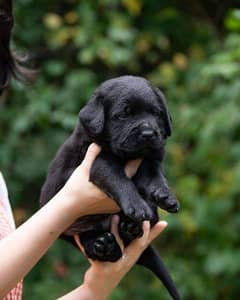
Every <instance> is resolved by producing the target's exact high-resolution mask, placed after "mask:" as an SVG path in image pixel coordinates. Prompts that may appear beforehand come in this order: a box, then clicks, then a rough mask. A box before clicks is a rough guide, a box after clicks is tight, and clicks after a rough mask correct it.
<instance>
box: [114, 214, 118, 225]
mask: <svg viewBox="0 0 240 300" xmlns="http://www.w3.org/2000/svg"><path fill="white" fill-rule="evenodd" d="M113 222H115V223H117V224H118V223H119V215H113Z"/></svg>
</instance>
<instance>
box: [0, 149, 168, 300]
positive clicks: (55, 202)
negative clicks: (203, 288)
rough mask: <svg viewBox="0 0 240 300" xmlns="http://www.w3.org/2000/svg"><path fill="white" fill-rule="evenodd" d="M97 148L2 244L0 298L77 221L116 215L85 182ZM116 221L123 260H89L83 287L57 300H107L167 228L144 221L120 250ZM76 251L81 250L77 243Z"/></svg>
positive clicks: (132, 167)
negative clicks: (137, 236) (138, 235)
mask: <svg viewBox="0 0 240 300" xmlns="http://www.w3.org/2000/svg"><path fill="white" fill-rule="evenodd" d="M100 150H101V149H100V148H99V147H98V146H97V145H95V144H92V145H91V146H90V147H89V149H88V151H87V154H86V156H85V159H84V160H83V162H82V163H81V165H80V166H79V167H78V168H77V169H76V170H75V171H74V172H73V174H72V176H71V177H70V178H69V180H68V181H67V183H66V184H65V186H64V187H63V188H62V189H61V190H60V191H59V192H58V193H57V194H56V195H55V196H54V197H53V198H52V199H51V200H50V201H49V202H48V203H47V204H46V205H45V206H43V207H42V208H41V209H40V210H39V211H38V212H37V213H36V214H34V215H33V216H32V217H31V218H30V219H29V220H28V221H26V222H25V223H24V224H22V225H21V226H19V227H18V228H17V229H16V230H15V231H14V232H13V233H11V234H10V235H8V236H7V237H6V238H4V239H3V240H1V241H0V257H2V258H4V259H2V260H1V261H0V265H1V268H0V298H2V297H3V296H4V295H6V294H7V293H8V292H9V291H10V290H11V289H12V288H13V287H14V286H16V284H17V282H18V281H20V280H21V279H22V278H23V277H24V276H25V275H26V274H27V273H28V272H29V271H30V270H31V269H32V267H33V266H34V265H35V264H36V263H37V262H38V261H39V259H40V258H41V257H42V256H43V255H44V254H45V253H46V251H47V250H48V248H49V247H50V246H51V245H52V244H53V242H54V241H55V240H56V239H57V238H58V237H59V235H60V234H61V233H62V232H63V231H65V230H66V228H67V227H68V226H70V225H71V224H72V223H73V222H74V221H75V220H76V219H78V218H79V217H81V216H85V215H89V214H98V213H99V214H100V213H112V214H113V213H115V212H118V211H119V208H118V207H117V205H116V203H115V202H114V201H112V200H111V199H110V198H108V197H107V196H106V195H105V194H104V193H103V192H102V191H100V190H99V189H98V188H97V187H96V186H95V185H94V184H92V183H91V182H89V181H88V179H89V171H90V169H91V166H92V163H93V161H94V160H95V158H96V156H97V155H98V154H99V152H100ZM139 164H140V161H131V162H129V163H128V164H127V166H126V170H125V171H126V174H127V175H128V176H129V177H131V176H133V175H134V174H135V172H136V170H137V168H138V166H139ZM66 199H67V201H66ZM117 222H118V220H117V219H116V218H114V219H113V222H112V232H113V233H114V234H115V236H116V237H117V240H118V242H119V245H120V246H121V247H122V250H123V258H121V259H119V260H118V261H117V262H116V263H109V262H104V263H102V262H97V261H90V264H91V266H90V268H89V269H88V270H87V272H86V274H85V278H84V282H83V284H82V285H81V286H80V287H78V288H77V289H75V290H73V291H72V292H70V293H69V294H67V295H65V296H63V297H62V298H61V299H84V300H88V299H89V300H90V299H94V300H104V299H107V298H108V296H109V295H110V294H111V292H112V290H113V289H114V288H115V287H116V285H117V284H118V283H119V282H120V280H121V279H122V277H123V276H124V275H125V274H126V273H127V272H128V271H129V270H130V268H131V267H132V266H133V265H134V263H135V262H136V261H137V259H138V257H139V256H140V254H141V253H142V252H143V250H144V249H145V248H146V247H147V246H148V245H149V244H150V242H151V241H152V240H153V239H154V238H156V237H157V236H158V235H159V234H160V233H161V232H162V231H163V229H164V228H165V227H166V225H167V223H166V222H164V221H162V222H158V223H157V224H156V225H155V226H154V227H153V228H152V229H151V230H150V224H149V222H147V221H145V222H144V223H143V230H144V235H143V236H142V237H141V238H140V239H137V240H135V241H133V242H132V243H131V244H130V245H129V246H128V247H127V248H125V249H124V248H123V244H122V242H121V240H120V238H119V236H118V231H117ZM79 247H80V248H81V245H80V244H79ZM100 275H101V276H100ZM96 278H98V280H97V282H98V284H96Z"/></svg>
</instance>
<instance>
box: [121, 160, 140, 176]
mask: <svg viewBox="0 0 240 300" xmlns="http://www.w3.org/2000/svg"><path fill="white" fill-rule="evenodd" d="M141 163H142V160H141V159H135V160H130V161H129V162H128V163H127V164H126V166H125V173H126V175H127V177H129V178H131V177H133V176H134V175H135V174H136V173H137V170H138V168H139V166H140V165H141Z"/></svg>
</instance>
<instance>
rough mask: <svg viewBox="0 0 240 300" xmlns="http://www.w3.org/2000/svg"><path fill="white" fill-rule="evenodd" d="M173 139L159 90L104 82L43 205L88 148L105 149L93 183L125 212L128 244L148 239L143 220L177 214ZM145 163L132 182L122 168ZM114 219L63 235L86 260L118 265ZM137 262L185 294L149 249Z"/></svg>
mask: <svg viewBox="0 0 240 300" xmlns="http://www.w3.org/2000/svg"><path fill="white" fill-rule="evenodd" d="M170 135H171V119H170V115H169V113H168V110H167V106H166V101H165V98H164V96H163V94H162V93H161V92H160V90H159V89H157V88H155V87H153V86H152V85H151V84H150V83H149V82H148V81H147V80H145V79H144V78H141V77H135V76H122V77H118V78H115V79H111V80H108V81H106V82H104V83H103V84H102V85H100V87H99V88H98V89H97V90H96V91H95V92H94V94H93V96H92V98H91V99H90V101H89V102H88V103H87V105H86V106H85V107H84V108H83V109H82V110H81V111H80V113H79V120H78V123H77V125H76V128H75V130H74V132H73V133H72V135H71V136H70V137H69V138H68V139H67V140H66V141H65V143H64V144H63V145H62V147H61V148H60V150H59V151H58V153H57V155H56V157H55V159H54V160H53V162H52V164H51V167H50V169H49V173H48V177H47V180H46V182H45V184H44V186H43V188H42V193H41V198H40V203H41V205H44V204H45V203H46V202H47V201H49V200H50V199H51V198H52V197H53V196H54V195H55V194H56V193H57V192H58V191H59V190H60V189H61V188H62V187H63V185H64V184H65V182H66V181H67V179H68V178H69V177H70V175H71V174H72V172H73V171H74V169H75V168H76V167H77V166H78V165H79V164H80V163H81V161H82V160H83V158H84V156H85V153H86V150H87V148H88V146H89V144H90V143H92V142H95V143H97V144H99V145H101V146H102V151H101V153H100V155H99V156H98V157H97V158H96V160H95V161H94V163H93V166H92V169H91V172H90V181H92V182H93V183H94V184H96V185H97V186H98V187H99V188H100V189H102V190H103V191H104V192H105V193H106V194H108V195H109V196H110V197H111V198H112V199H114V200H115V201H116V202H117V204H118V205H119V206H120V207H121V213H120V224H119V232H120V236H121V238H122V239H123V241H124V243H125V245H127V244H129V243H130V242H131V241H132V240H133V239H135V238H136V237H139V236H141V235H142V229H141V226H142V225H141V224H142V221H143V220H145V219H147V220H150V222H151V225H154V224H155V223H156V222H157V221H158V215H157V206H159V207H161V208H163V209H165V210H167V211H169V212H177V211H178V210H179V204H178V201H177V199H176V198H175V196H174V195H173V194H172V192H171V190H170V189H169V187H168V184H167V181H166V179H165V177H164V175H163V172H162V167H161V162H162V160H163V157H164V145H165V143H166V139H167V137H168V136H170ZM137 158H141V159H143V162H142V164H141V166H140V168H139V169H138V171H137V173H136V175H135V176H134V177H133V178H132V179H129V178H127V176H126V175H125V173H124V166H125V165H126V162H127V161H128V160H130V159H137ZM110 219H111V216H110V215H95V216H86V217H82V218H80V219H79V220H77V222H75V223H74V224H73V225H72V226H71V227H70V228H68V229H67V230H66V232H65V238H66V239H68V240H70V241H72V242H73V238H72V236H73V235H74V234H79V236H80V239H81V242H82V244H83V246H84V248H85V251H86V253H87V255H88V256H89V257H90V258H92V259H97V260H101V261H116V260H117V259H119V258H120V257H121V255H122V253H121V250H120V248H119V246H118V244H117V242H116V240H115V238H114V236H113V235H112V234H111V233H110ZM138 263H139V264H142V265H144V266H145V267H147V268H149V269H150V270H152V271H153V272H154V273H155V274H156V275H157V276H158V277H159V278H160V279H161V280H162V281H163V283H164V284H165V286H166V287H167V289H168V290H169V292H170V294H171V295H172V297H173V299H180V297H179V294H178V292H177V290H176V288H175V286H174V284H173V282H172V280H171V278H170V276H169V274H168V271H167V269H166V268H165V266H164V265H163V262H162V261H161V259H160V257H159V256H158V254H157V253H156V252H155V251H154V249H153V248H152V247H151V246H150V247H148V248H147V249H146V250H145V251H144V253H143V254H142V256H141V257H140V259H139V261H138Z"/></svg>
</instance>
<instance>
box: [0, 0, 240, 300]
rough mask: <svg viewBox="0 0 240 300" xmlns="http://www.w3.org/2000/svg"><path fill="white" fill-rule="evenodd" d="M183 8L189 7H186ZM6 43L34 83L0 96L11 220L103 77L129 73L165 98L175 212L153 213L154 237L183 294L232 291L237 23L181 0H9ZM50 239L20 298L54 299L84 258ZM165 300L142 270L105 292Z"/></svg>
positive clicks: (239, 67)
mask: <svg viewBox="0 0 240 300" xmlns="http://www.w3.org/2000/svg"><path fill="white" fill-rule="evenodd" d="M188 11H189V10H188ZM15 15H16V26H15V38H14V44H16V45H17V47H18V49H24V50H25V51H27V52H28V53H29V54H30V55H31V54H32V55H33V57H34V58H35V61H36V63H37V66H38V74H37V80H36V82H35V83H34V84H33V85H32V86H26V87H24V86H22V85H21V84H19V83H16V82H13V84H12V87H11V88H10V89H9V91H7V93H6V94H5V95H4V96H3V97H2V99H0V105H1V110H0V120H1V126H0V159H1V160H0V167H1V170H2V171H3V173H4V174H5V176H6V178H7V181H8V185H9V190H10V196H11V199H12V202H13V205H14V207H15V213H16V217H18V218H19V220H22V219H23V218H24V217H25V218H26V217H27V216H29V215H31V214H32V213H33V211H34V210H36V209H37V206H38V204H37V202H38V197H39V193H40V187H41V184H42V183H43V181H44V177H45V174H46V171H47V166H48V164H49V162H50V160H51V159H52V158H53V156H54V154H55V152H56V150H57V148H58V147H59V145H60V144H61V143H62V142H63V141H64V139H65V138H66V136H67V135H68V134H69V133H70V132H71V130H72V129H73V127H74V125H75V123H76V120H77V116H78V111H79V110H80V108H81V107H82V105H83V104H84V103H85V102H86V101H87V99H88V98H89V96H90V95H91V93H92V92H93V90H94V88H95V87H96V86H97V85H98V84H99V83H100V82H102V81H104V80H105V79H108V78H111V77H114V76H119V75H121V74H136V75H141V76H144V77H146V78H148V79H150V80H151V81H152V82H153V83H154V84H156V85H158V86H160V87H161V88H162V89H163V90H164V92H165V93H166V96H167V99H168V103H169V107H170V111H171V114H172V118H173V127H174V131H173V136H172V137H171V138H170V140H169V143H168V146H167V156H166V162H165V168H166V173H167V177H168V179H169V182H170V183H171V186H172V188H173V190H174V191H175V193H176V194H177V196H178V198H179V199H180V202H181V206H182V210H181V212H180V213H179V214H178V215H169V214H167V213H165V212H163V211H159V212H160V216H161V218H163V219H167V220H168V222H169V228H168V229H167V230H166V232H165V233H164V234H162V235H161V237H160V238H158V241H157V247H158V248H159V249H160V250H161V253H162V256H163V258H164V260H165V261H166V263H167V265H168V266H169V269H170V270H171V274H172V275H173V277H174V279H175V281H176V284H177V286H178V287H179V290H180V292H181V294H182V295H183V299H204V300H214V299H224V300H233V299H238V298H239V294H240V282H239V269H240V252H239V233H238V229H239V227H240V217H239V215H238V214H237V211H238V210H239V208H240V207H239V196H240V188H239V182H240V162H239V157H240V142H239V137H240V114H239V108H240V97H239V95H240V79H239V78H240V77H239V75H240V63H239V61H240V35H239V28H240V21H239V20H240V19H239V10H237V9H232V10H230V11H227V12H226V18H225V26H226V30H228V31H227V32H225V33H224V35H223V36H222V37H221V39H219V37H218V35H217V33H216V31H215V28H213V27H212V25H211V24H209V23H208V22H207V21H206V20H203V19H200V17H197V18H196V17H195V18H194V17H193V16H192V14H191V13H189V12H187V11H186V10H185V6H184V2H183V4H180V3H179V1H153V0H152V1H146V0H145V1H144V0H122V1H120V0H112V1H111V0H98V1H76V0H71V1H70V0H68V1H67V0H65V1H64V0H61V1H51V3H49V1H40V0H35V1H33V0H27V1H26V0H19V1H18V2H17V3H16V7H15ZM84 261H85V260H84V259H83V258H81V255H79V253H78V252H77V251H76V250H75V249H73V248H72V247H71V246H70V245H67V243H65V242H62V241H58V242H56V243H55V246H54V247H52V249H51V250H50V251H49V252H48V254H47V255H46V256H45V257H44V258H43V259H42V261H41V262H40V263H39V264H38V266H36V268H35V269H34V270H33V271H32V272H31V273H30V274H29V276H27V278H26V280H25V298H26V299H54V297H57V296H59V295H61V294H63V293H65V292H67V291H69V290H71V289H73V288H74V287H76V286H77V285H79V284H80V283H81V280H82V276H83V272H84V271H83V270H84V269H85V268H86V262H84ZM112 299H113V300H118V299H136V300H141V299H152V300H155V299H167V293H166V291H165V290H164V289H163V288H162V286H161V284H159V282H158V280H157V279H156V278H154V276H152V275H151V274H149V272H147V271H145V270H143V269H142V268H140V267H135V268H134V269H133V270H132V271H131V272H130V274H129V275H127V276H126V277H125V279H124V280H123V282H122V284H121V285H120V286H119V287H118V288H117V289H116V290H115V292H114V293H113V295H112Z"/></svg>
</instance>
